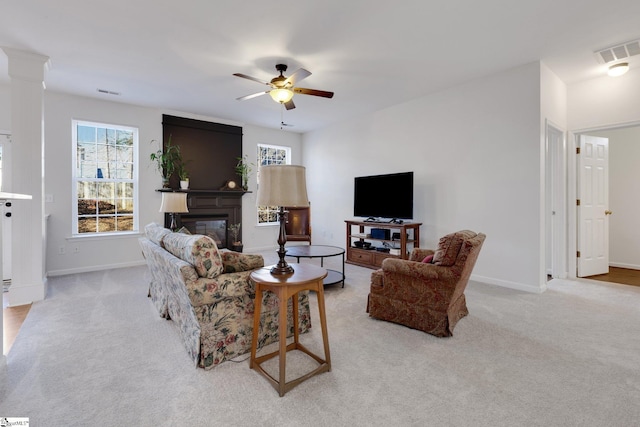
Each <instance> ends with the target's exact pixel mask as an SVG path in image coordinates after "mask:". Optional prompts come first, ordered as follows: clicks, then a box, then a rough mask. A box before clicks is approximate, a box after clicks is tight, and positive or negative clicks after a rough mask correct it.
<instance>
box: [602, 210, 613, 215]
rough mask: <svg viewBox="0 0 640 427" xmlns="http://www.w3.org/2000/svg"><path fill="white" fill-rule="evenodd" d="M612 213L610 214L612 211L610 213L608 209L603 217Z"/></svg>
mask: <svg viewBox="0 0 640 427" xmlns="http://www.w3.org/2000/svg"><path fill="white" fill-rule="evenodd" d="M612 213H613V212H612V211H610V210H609V209H607V210H606V211H604V214H605V215H611V214H612Z"/></svg>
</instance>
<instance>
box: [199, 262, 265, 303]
mask: <svg viewBox="0 0 640 427" xmlns="http://www.w3.org/2000/svg"><path fill="white" fill-rule="evenodd" d="M250 274H251V271H240V272H237V273H227V274H221V275H219V276H218V277H215V278H213V279H207V278H205V277H199V278H198V279H197V280H190V281H188V282H187V292H188V293H189V299H190V300H191V304H192V305H193V306H194V307H198V306H201V305H205V304H212V303H216V302H218V301H220V300H222V299H224V298H236V297H244V296H246V295H253V294H255V287H254V286H255V285H254V284H253V282H252V281H251V280H250V279H249V275H250Z"/></svg>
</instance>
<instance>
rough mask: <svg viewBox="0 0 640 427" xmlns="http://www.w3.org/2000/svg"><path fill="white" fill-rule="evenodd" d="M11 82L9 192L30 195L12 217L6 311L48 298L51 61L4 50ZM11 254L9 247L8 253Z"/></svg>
mask: <svg viewBox="0 0 640 427" xmlns="http://www.w3.org/2000/svg"><path fill="white" fill-rule="evenodd" d="M2 50H3V51H4V53H5V54H6V55H7V57H8V58H9V77H10V78H11V139H12V143H11V146H12V147H11V148H12V150H11V154H12V156H11V160H10V161H11V163H12V168H11V188H8V189H4V190H5V191H7V192H11V193H23V194H30V195H32V196H33V200H32V201H31V202H30V203H28V204H26V203H16V204H15V205H14V208H13V209H12V214H13V216H12V217H11V223H12V224H11V227H12V244H11V246H12V247H11V248H10V249H11V251H12V256H11V271H12V277H11V287H10V288H9V293H8V296H5V297H6V298H8V301H9V305H10V306H16V305H23V304H28V303H30V302H32V301H39V300H43V299H44V297H45V295H46V270H45V260H46V258H45V250H46V244H45V242H46V241H45V236H46V230H45V215H44V74H45V69H46V68H47V66H48V63H49V58H48V57H47V56H44V55H40V54H37V53H33V52H26V51H22V50H18V49H13V48H8V47H3V48H2ZM6 249H7V250H9V248H6Z"/></svg>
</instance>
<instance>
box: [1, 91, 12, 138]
mask: <svg viewBox="0 0 640 427" xmlns="http://www.w3.org/2000/svg"><path fill="white" fill-rule="evenodd" d="M8 130H11V86H9V85H8V84H0V131H8Z"/></svg>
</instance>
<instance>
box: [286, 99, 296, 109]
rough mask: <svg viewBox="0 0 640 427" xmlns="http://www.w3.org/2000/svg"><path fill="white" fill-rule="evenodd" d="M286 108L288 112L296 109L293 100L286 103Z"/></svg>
mask: <svg viewBox="0 0 640 427" xmlns="http://www.w3.org/2000/svg"><path fill="white" fill-rule="evenodd" d="M284 108H286V109H287V110H293V109H294V108H296V104H294V103H293V99H292V100H290V101H287V102H285V103H284Z"/></svg>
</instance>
